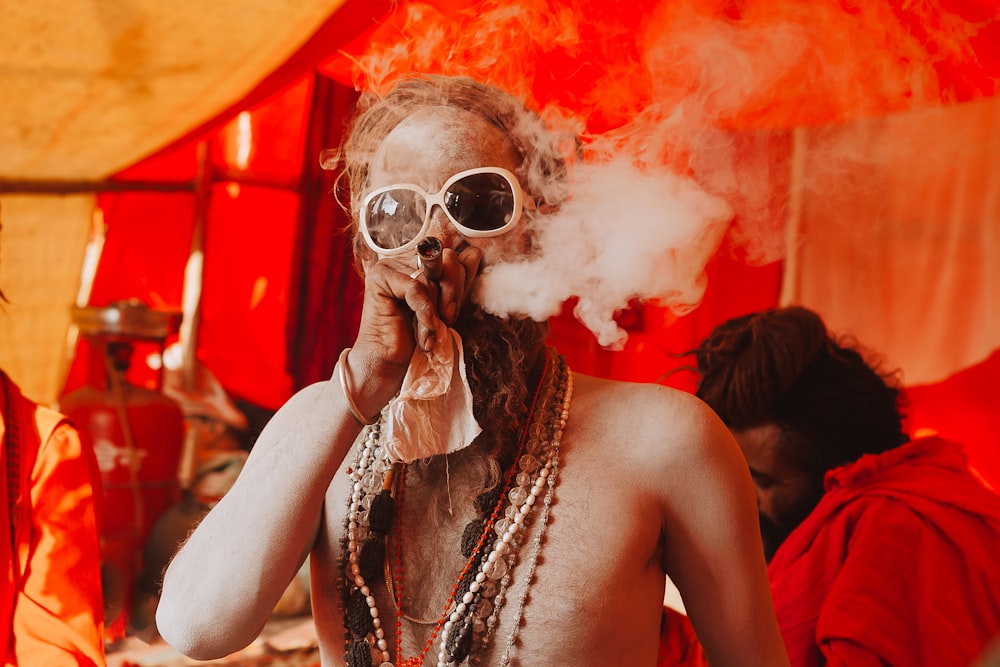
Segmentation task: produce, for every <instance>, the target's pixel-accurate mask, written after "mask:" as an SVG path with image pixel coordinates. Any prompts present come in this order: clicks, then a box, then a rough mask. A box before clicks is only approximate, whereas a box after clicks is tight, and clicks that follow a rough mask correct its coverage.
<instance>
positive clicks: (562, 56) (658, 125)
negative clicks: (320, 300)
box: [357, 0, 977, 347]
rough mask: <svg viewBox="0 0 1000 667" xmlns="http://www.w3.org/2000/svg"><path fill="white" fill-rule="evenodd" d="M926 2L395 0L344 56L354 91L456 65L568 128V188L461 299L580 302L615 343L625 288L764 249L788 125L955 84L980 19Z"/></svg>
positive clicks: (769, 246) (697, 278)
mask: <svg viewBox="0 0 1000 667" xmlns="http://www.w3.org/2000/svg"><path fill="white" fill-rule="evenodd" d="M903 4H906V3H903ZM927 4H928V3H908V6H907V7H905V8H901V7H894V6H892V4H891V3H857V5H856V6H850V7H847V4H846V3H843V2H841V1H840V0H816V1H814V2H809V3H802V2H799V1H798V0H787V1H784V2H781V1H777V0H760V1H757V2H752V1H747V2H738V3H733V2H711V1H709V0H669V1H667V0H664V1H662V2H656V1H655V0H634V2H629V3H619V2H615V1H612V0H608V1H607V2H603V3H594V2H582V1H581V0H562V1H557V0H505V1H503V2H496V1H494V0H487V1H484V2H471V1H466V2H460V1H458V0H455V1H453V2H442V3H440V5H439V6H445V7H448V10H447V12H445V11H442V10H439V9H438V8H437V7H435V6H434V5H433V4H420V3H411V4H408V5H405V6H404V10H405V14H404V15H403V20H402V21H401V23H400V25H398V26H397V27H398V31H397V30H393V31H386V32H389V33H391V38H390V41H388V42H384V41H383V42H378V43H373V44H372V45H371V47H370V49H369V51H368V52H367V53H366V54H364V55H363V56H361V57H359V58H357V65H358V68H357V85H358V87H359V88H363V89H364V88H367V89H372V90H384V89H386V88H388V87H390V86H391V85H392V83H393V81H394V80H395V79H396V78H397V77H399V76H403V75H406V74H409V73H412V72H426V73H442V74H451V75H463V76H470V77H472V78H475V79H478V80H480V81H484V82H485V83H489V84H492V85H495V86H497V87H499V88H502V89H505V90H507V91H508V92H511V93H513V94H515V95H518V96H520V97H521V98H523V99H524V100H525V101H526V103H527V104H528V106H529V107H531V108H535V109H538V110H539V112H540V113H541V115H542V117H543V118H544V119H545V120H546V122H547V123H548V124H549V126H550V127H552V128H554V129H555V130H556V131H560V132H565V131H572V132H574V133H576V134H577V135H578V136H579V137H580V139H581V141H582V147H583V149H582V158H580V159H575V160H572V161H571V170H570V181H569V188H570V193H569V194H570V196H569V198H568V200H566V202H565V203H564V204H563V205H562V206H561V207H560V208H559V210H558V211H557V212H555V213H554V214H551V215H547V216H545V217H544V224H539V225H538V228H537V229H536V233H537V241H538V253H537V254H536V255H535V256H532V257H528V258H525V259H524V260H523V261H521V262H518V263H516V264H502V265H496V266H493V267H490V268H489V269H488V270H487V272H486V273H485V274H484V276H483V279H482V281H481V284H480V285H479V288H478V299H479V300H480V302H481V303H482V305H483V306H484V307H485V308H486V309H488V310H490V311H491V312H494V313H496V314H499V315H506V314H513V313H517V314H524V315H529V316H531V317H533V318H535V319H539V320H542V319H545V318H547V317H549V316H551V315H553V314H556V313H557V312H559V310H560V307H561V305H562V303H563V302H565V301H566V300H567V299H569V298H571V297H577V299H578V301H577V303H578V305H577V308H576V311H575V312H576V315H577V317H578V318H579V319H580V320H581V321H582V322H583V323H584V324H585V325H586V326H587V327H588V328H590V329H591V330H592V331H593V332H594V334H595V335H596V336H597V339H598V341H599V343H600V344H602V345H606V346H612V347H614V346H620V345H621V344H623V342H624V340H625V332H624V331H622V330H621V329H620V328H619V327H618V326H617V324H616V323H615V321H614V316H615V313H616V312H617V311H619V310H621V309H623V308H626V307H627V306H628V305H629V304H630V302H632V301H634V300H636V299H638V300H644V301H646V300H654V301H656V302H658V303H659V304H660V305H666V306H669V307H671V308H672V309H674V310H675V311H677V312H678V313H683V312H686V311H688V310H690V309H692V308H694V307H696V306H697V304H698V302H699V301H700V299H701V297H702V295H703V293H704V289H705V277H704V268H705V265H706V263H707V262H708V260H709V259H710V258H711V257H712V255H713V253H715V252H716V251H717V249H718V248H719V246H720V244H721V243H722V241H723V239H724V238H728V239H729V241H730V245H732V246H735V247H738V248H739V249H740V250H741V252H742V253H743V254H744V257H746V258H748V259H749V261H751V262H761V263H763V262H770V261H774V260H776V259H779V258H780V257H781V254H782V251H783V236H782V234H783V232H782V230H783V224H784V220H785V217H786V215H787V207H788V201H787V199H788V191H789V179H790V175H789V174H790V171H791V165H790V163H789V161H790V158H789V154H790V150H789V146H790V142H791V141H792V139H791V137H792V131H793V130H792V128H794V127H796V126H802V125H816V124H825V123H833V122H842V121H845V120H850V119H853V118H858V117H860V116H865V115H872V114H882V113H887V112H895V111H901V110H906V109H912V108H919V107H922V106H929V105H932V104H939V103H940V102H941V101H942V99H944V100H948V99H949V97H953V96H954V95H956V94H959V93H961V94H967V93H968V91H964V92H963V91H958V90H957V89H955V88H947V87H945V86H944V85H942V83H941V79H940V76H939V71H940V70H942V69H947V68H948V66H949V63H951V62H952V61H957V60H965V59H970V58H971V56H970V49H971V47H970V40H972V39H973V38H974V37H975V31H976V29H977V28H976V26H975V24H974V23H973V22H969V21H966V20H964V19H963V18H961V17H956V16H953V15H950V14H948V13H947V12H945V11H944V10H941V9H940V8H928V7H927ZM910 5H913V6H910ZM916 5H920V7H916ZM845 7H847V8H846V9H845ZM917 11H925V12H929V13H928V14H926V15H918V14H917V13H916V12H917ZM927 25H933V26H937V28H938V29H937V30H936V31H935V32H934V34H929V33H928V32H927V31H926V30H925V29H922V28H921V26H927ZM958 83H959V84H962V85H968V86H973V87H974V86H975V85H976V82H975V81H971V82H970V81H965V82H961V81H960V82H958ZM974 92H975V91H974V90H973V93H974ZM570 157H572V156H570ZM839 168H840V167H838V165H836V164H831V165H830V166H829V170H830V171H829V172H827V173H831V172H833V171H836V170H837V169H839ZM816 173H817V174H819V175H820V176H822V170H820V171H819V172H816ZM807 186H808V184H804V183H798V184H797V187H807Z"/></svg>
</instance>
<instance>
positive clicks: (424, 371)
mask: <svg viewBox="0 0 1000 667" xmlns="http://www.w3.org/2000/svg"><path fill="white" fill-rule="evenodd" d="M435 333H436V337H435V340H436V342H435V344H434V347H433V349H431V350H430V351H429V352H425V351H424V350H421V349H419V348H418V349H417V350H416V351H415V352H414V353H413V358H412V359H411V360H410V367H409V368H408V369H407V370H406V376H405V377H404V378H403V386H402V388H401V389H400V391H399V394H398V395H397V396H396V397H395V398H394V399H392V401H390V403H389V408H388V416H387V419H386V424H385V426H384V427H383V429H384V433H383V436H382V437H383V442H384V443H385V448H386V451H387V452H388V454H389V457H390V458H391V459H392V460H393V461H394V462H403V463H411V462H413V461H416V460H417V459H422V458H427V457H429V456H434V455H437V454H450V453H452V452H457V451H459V450H460V449H464V448H465V447H468V446H469V445H470V444H472V441H473V440H474V439H475V438H476V436H478V435H479V434H480V433H481V432H482V428H480V426H479V422H477V421H476V418H475V416H474V415H473V413H472V390H471V389H469V381H468V379H467V378H466V375H465V357H464V354H463V350H462V338H461V336H459V335H458V332H457V331H455V330H454V329H449V328H448V327H446V326H445V325H444V324H442V325H440V327H439V328H438V330H437V331H436V332H435Z"/></svg>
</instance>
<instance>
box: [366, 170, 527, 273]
mask: <svg viewBox="0 0 1000 667" xmlns="http://www.w3.org/2000/svg"><path fill="white" fill-rule="evenodd" d="M476 174H496V175H498V176H502V177H503V179H504V180H505V181H507V183H508V185H510V189H511V192H513V193H514V210H513V211H512V212H511V216H510V220H509V221H508V222H507V224H505V225H504V226H502V227H499V228H497V229H472V228H470V227H466V226H465V225H463V224H461V223H459V222H458V221H457V220H455V218H453V217H452V215H451V213H450V212H449V211H448V208H447V207H446V206H445V202H444V193H445V192H447V191H448V188H450V187H451V186H452V185H454V184H455V183H457V182H458V181H460V180H462V179H463V178H465V177H466V176H475V175H476ZM390 190H411V191H413V192H416V193H417V194H419V195H421V196H422V197H423V198H424V202H425V203H426V205H427V208H426V210H425V211H424V221H423V224H421V226H420V231H419V232H417V234H416V236H414V237H413V238H412V239H410V240H409V241H407V242H406V243H404V244H403V245H401V246H399V247H398V248H393V249H392V250H386V249H385V248H382V247H380V246H379V245H378V244H377V243H375V241H374V239H372V237H371V234H369V232H368V204H370V203H371V201H372V199H374V198H375V197H378V196H379V195H381V194H384V193H386V192H389V191H390ZM524 200H525V194H524V190H522V189H521V184H520V182H518V180H517V176H515V175H514V173H513V172H511V171H509V170H507V169H504V168H503V167H476V168H475V169H466V170H465V171H460V172H458V173H457V174H455V175H454V176H452V177H451V178H449V179H448V180H447V181H445V182H444V185H442V186H441V189H440V190H438V191H437V193H436V194H433V195H432V194H430V193H429V192H427V191H426V190H424V189H423V188H422V187H420V186H419V185H415V184H413V183H395V184H393V185H387V186H385V187H382V188H377V189H375V190H372V191H371V192H369V193H368V194H367V195H365V198H364V201H362V203H361V212H360V214H359V220H360V224H359V226H360V227H361V235H362V236H363V237H364V239H365V243H367V244H368V247H369V248H371V249H372V250H373V251H375V253H376V254H378V255H379V256H380V257H395V256H397V255H402V254H404V253H407V252H409V251H411V250H413V249H414V248H416V247H417V244H418V243H420V241H421V239H423V238H424V237H425V236H426V235H427V228H428V227H429V226H430V222H431V211H433V210H434V207H435V206H437V207H438V208H440V209H441V210H442V211H443V212H444V216H445V217H446V218H448V222H450V223H451V225H452V227H454V228H455V229H457V230H458V231H459V232H461V234H462V236H466V237H468V238H473V239H484V238H489V237H491V236H499V235H500V234H504V233H506V232H507V231H509V230H510V229H511V228H512V227H513V226H514V225H516V224H517V223H518V222H519V221H520V220H521V213H522V210H523V209H524Z"/></svg>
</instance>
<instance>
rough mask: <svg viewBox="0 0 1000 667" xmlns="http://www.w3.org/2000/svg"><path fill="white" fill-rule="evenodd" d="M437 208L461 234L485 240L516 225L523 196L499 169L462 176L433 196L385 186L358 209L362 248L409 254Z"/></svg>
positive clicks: (414, 189)
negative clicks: (359, 210)
mask: <svg viewBox="0 0 1000 667" xmlns="http://www.w3.org/2000/svg"><path fill="white" fill-rule="evenodd" d="M435 206H438V207H439V208H440V209H441V210H442V211H444V214H445V216H446V217H447V218H448V220H449V222H451V224H452V225H453V226H454V227H455V229H457V230H458V231H459V232H461V233H462V235H464V236H467V237H469V238H487V237H490V236H497V235H499V234H503V233H504V232H506V231H507V230H509V229H510V228H511V227H513V226H514V225H516V224H517V222H518V220H520V219H521V210H522V208H523V206H524V192H523V191H522V190H521V185H520V183H518V181H517V177H516V176H515V175H514V174H513V173H512V172H510V171H508V170H506V169H503V168H502V167H477V168H475V169H466V170H465V171H460V172H458V173H457V174H455V175H454V176H452V177H451V178H449V179H448V180H447V181H445V184H444V185H443V186H442V187H441V189H440V190H439V191H438V192H437V193H435V194H430V193H429V192H427V191H426V190H424V189H423V188H421V187H420V186H419V185H414V184H412V183H396V184H394V185H387V186H385V187H383V188H378V189H376V190H372V191H371V192H370V193H368V195H367V196H365V198H364V201H363V203H362V205H361V215H360V219H361V234H362V235H363V236H364V239H365V243H367V244H368V247H369V248H371V249H372V250H374V251H375V252H376V253H378V254H379V255H382V256H391V255H399V254H403V253H405V252H409V251H410V250H412V249H414V248H415V247H416V245H417V243H418V242H419V241H420V239H422V238H423V237H424V236H425V235H426V234H427V228H428V226H429V225H430V220H431V211H432V210H433V208H434V207H435Z"/></svg>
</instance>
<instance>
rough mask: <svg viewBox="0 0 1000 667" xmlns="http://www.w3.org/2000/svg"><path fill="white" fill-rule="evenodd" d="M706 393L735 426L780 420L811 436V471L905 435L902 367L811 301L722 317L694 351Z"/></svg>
mask: <svg viewBox="0 0 1000 667" xmlns="http://www.w3.org/2000/svg"><path fill="white" fill-rule="evenodd" d="M694 355H695V359H696V361H697V365H698V372H699V373H700V375H701V379H700V381H699V384H698V389H697V395H698V397H699V398H701V399H702V400H704V401H705V402H706V403H708V405H709V406H711V407H712V409H714V410H715V411H716V413H718V415H719V416H720V417H721V418H722V420H723V421H724V422H725V423H726V425H727V426H728V427H729V428H731V429H733V430H743V429H747V428H752V427H755V426H761V425H763V424H767V423H774V424H776V425H777V426H778V427H779V428H781V429H782V431H784V432H787V433H788V434H789V435H798V436H799V437H798V438H794V441H796V442H805V443H808V444H809V445H811V447H807V448H806V449H807V450H809V449H811V450H812V451H799V452H798V454H799V456H800V460H799V461H798V462H799V464H800V465H802V466H803V468H804V469H805V470H807V471H809V472H811V473H819V474H822V473H823V472H825V471H827V470H830V469H832V468H835V467H837V466H840V465H844V464H846V463H849V462H852V461H855V460H857V459H858V458H860V457H861V456H862V455H863V454H877V453H880V452H884V451H886V450H889V449H893V448H894V447H898V446H899V445H901V444H903V443H905V442H906V441H907V440H908V437H907V436H906V434H905V433H904V431H903V414H902V394H901V392H900V385H899V380H898V372H896V371H893V372H884V371H882V370H881V369H880V368H879V364H878V362H876V361H874V360H872V361H867V360H866V359H865V356H866V355H867V352H866V351H865V350H864V349H863V348H861V346H860V345H857V343H856V342H855V341H853V340H849V339H847V338H837V337H835V336H833V335H832V334H831V333H830V332H829V331H828V330H827V327H826V325H825V323H824V322H823V320H822V318H820V316H819V315H818V314H817V313H815V312H813V311H811V310H809V309H808V308H804V307H801V306H790V307H784V308H774V309H771V310H765V311H761V312H757V313H753V314H750V315H744V316H742V317H736V318H733V319H731V320H728V321H727V322H724V323H723V324H721V325H719V326H718V327H716V328H715V330H713V331H712V333H711V334H710V335H709V336H708V337H707V338H706V339H705V340H704V341H703V342H702V343H701V345H700V346H699V347H698V349H697V350H695V352H694Z"/></svg>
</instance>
